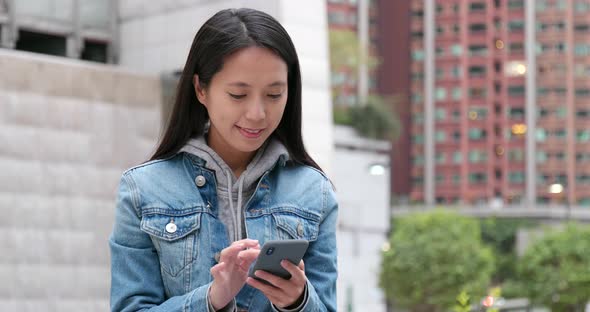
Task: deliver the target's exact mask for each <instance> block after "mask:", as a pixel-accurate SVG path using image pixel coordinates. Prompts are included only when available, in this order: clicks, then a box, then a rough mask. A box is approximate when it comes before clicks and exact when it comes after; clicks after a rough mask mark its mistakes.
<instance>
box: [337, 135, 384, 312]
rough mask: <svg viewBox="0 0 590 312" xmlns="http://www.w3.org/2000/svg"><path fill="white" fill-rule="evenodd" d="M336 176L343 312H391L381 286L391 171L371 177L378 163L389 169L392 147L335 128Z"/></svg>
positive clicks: (339, 308)
mask: <svg viewBox="0 0 590 312" xmlns="http://www.w3.org/2000/svg"><path fill="white" fill-rule="evenodd" d="M334 134H335V145H336V151H335V153H334V165H333V168H334V175H333V182H334V185H335V186H336V191H337V194H338V201H339V204H340V211H339V212H340V215H339V226H338V270H339V278H338V311H349V310H348V306H351V307H352V311H385V309H386V306H385V302H384V297H383V294H382V292H381V290H380V289H379V287H378V277H379V272H380V265H381V248H382V246H383V244H384V243H385V242H386V239H387V232H388V230H389V169H388V168H387V167H386V168H385V172H384V174H383V175H371V174H370V171H369V168H370V166H371V165H374V164H381V165H385V166H388V164H389V155H388V153H389V148H390V146H389V143H387V142H381V141H374V140H367V139H364V138H361V137H359V136H358V135H356V133H355V132H354V131H353V130H352V129H351V128H347V127H341V126H337V127H336V128H335V132H334Z"/></svg>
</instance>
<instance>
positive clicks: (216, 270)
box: [210, 262, 226, 278]
mask: <svg viewBox="0 0 590 312" xmlns="http://www.w3.org/2000/svg"><path fill="white" fill-rule="evenodd" d="M225 267H226V264H225V262H219V263H218V264H216V265H214V266H213V267H212V268H211V270H210V272H211V275H212V276H213V277H214V278H215V277H217V276H219V273H220V272H221V271H223V270H224V269H225Z"/></svg>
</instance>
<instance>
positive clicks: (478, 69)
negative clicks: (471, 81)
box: [469, 65, 486, 77]
mask: <svg viewBox="0 0 590 312" xmlns="http://www.w3.org/2000/svg"><path fill="white" fill-rule="evenodd" d="M485 74H486V67H485V66H479V65H477V66H469V77H483V76H485Z"/></svg>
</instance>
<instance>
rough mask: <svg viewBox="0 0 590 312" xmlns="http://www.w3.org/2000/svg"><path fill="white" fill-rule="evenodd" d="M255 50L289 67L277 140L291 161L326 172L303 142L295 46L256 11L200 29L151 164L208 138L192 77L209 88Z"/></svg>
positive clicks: (222, 16)
mask: <svg viewBox="0 0 590 312" xmlns="http://www.w3.org/2000/svg"><path fill="white" fill-rule="evenodd" d="M250 46H259V47H264V48H268V49H270V50H271V51H274V52H275V53H276V54H277V55H278V56H280V57H281V58H282V59H283V61H284V62H285V63H286V64H287V68H288V74H287V83H288V96H287V105H286V107H285V111H284V113H283V117H282V119H281V121H280V123H279V126H278V127H277V129H276V130H275V132H274V134H273V135H274V136H275V137H276V138H278V139H279V141H281V143H283V145H285V147H286V148H287V150H288V151H289V156H290V158H291V160H292V161H294V162H296V163H301V164H304V165H309V166H311V167H314V168H316V169H318V170H320V171H321V168H320V167H319V166H318V164H317V163H316V162H315V161H314V160H313V159H312V158H311V156H309V154H308V153H307V151H306V150H305V146H304V145H303V138H302V136H301V73H300V70H299V59H298V58H297V52H296V51H295V46H294V45H293V42H292V41H291V38H290V37H289V34H287V31H286V30H285V29H284V28H283V27H282V26H281V24H280V23H279V22H278V21H277V20H275V19H274V18H273V17H272V16H270V15H268V14H266V13H264V12H261V11H257V10H253V9H226V10H222V11H219V12H217V13H216V14H215V15H213V16H212V17H211V18H210V19H209V20H207V21H206V22H205V24H204V25H203V26H202V27H201V29H199V31H198V32H197V34H196V35H195V39H194V40H193V43H192V45H191V49H190V52H189V54H188V58H187V60H186V64H185V66H184V69H183V71H182V75H181V76H180V81H179V83H178V86H177V89H176V96H175V98H174V108H173V109H172V114H171V115H170V119H169V120H168V123H167V126H166V131H165V133H164V136H163V138H162V139H161V141H160V144H159V145H158V148H157V150H156V152H155V153H154V155H153V156H152V157H151V158H150V160H154V159H164V158H168V157H171V156H173V155H174V154H176V153H177V152H178V151H179V150H180V149H181V148H182V147H183V146H184V145H185V144H186V142H188V140H189V139H190V138H191V137H198V136H201V135H203V133H204V132H205V126H206V124H207V121H208V120H209V115H208V114H207V110H206V109H205V106H203V105H201V104H200V102H199V100H198V99H197V96H196V94H195V90H194V85H193V76H194V75H195V74H197V75H198V77H199V83H200V84H201V85H202V86H203V87H205V88H206V87H207V86H208V85H209V83H210V82H211V79H212V78H213V76H214V75H215V74H216V73H217V72H219V71H220V70H221V68H222V66H223V61H224V58H225V57H226V56H228V55H230V54H231V53H233V52H236V51H237V50H239V49H243V48H246V47H250Z"/></svg>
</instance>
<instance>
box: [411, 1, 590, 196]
mask: <svg viewBox="0 0 590 312" xmlns="http://www.w3.org/2000/svg"><path fill="white" fill-rule="evenodd" d="M410 2H411V4H410V8H409V9H410V16H411V21H410V23H408V28H409V33H410V44H409V45H408V47H409V48H410V55H411V68H410V73H409V74H410V78H411V84H410V87H409V91H410V92H411V104H410V105H409V106H410V107H411V112H412V122H411V124H412V125H411V127H410V129H411V137H412V148H411V158H412V190H411V192H410V198H411V200H412V201H413V202H418V203H428V204H434V203H438V204H455V203H466V204H476V203H477V204H481V203H489V202H492V201H500V202H502V203H515V204H519V203H528V204H529V205H534V204H536V203H539V204H546V203H550V202H560V203H563V202H567V203H569V204H572V205H574V204H575V205H584V206H586V205H590V183H589V182H588V181H589V179H590V178H589V177H590V172H589V171H588V170H589V169H590V167H588V165H587V164H588V153H589V151H590V145H589V140H590V139H589V137H590V132H589V130H588V129H587V128H588V106H589V105H590V95H589V94H590V85H589V84H588V78H587V76H588V70H589V69H590V59H589V57H590V50H589V45H590V40H589V34H590V32H589V27H590V26H589V23H590V22H589V20H590V19H589V18H588V17H589V16H590V2H588V1H585V0H570V1H567V0H559V1H524V0H507V1H504V0H494V1H420V0H416V1H410ZM552 184H560V185H562V186H563V193H562V194H560V195H555V194H551V193H550V190H549V186H550V185H552Z"/></svg>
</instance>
